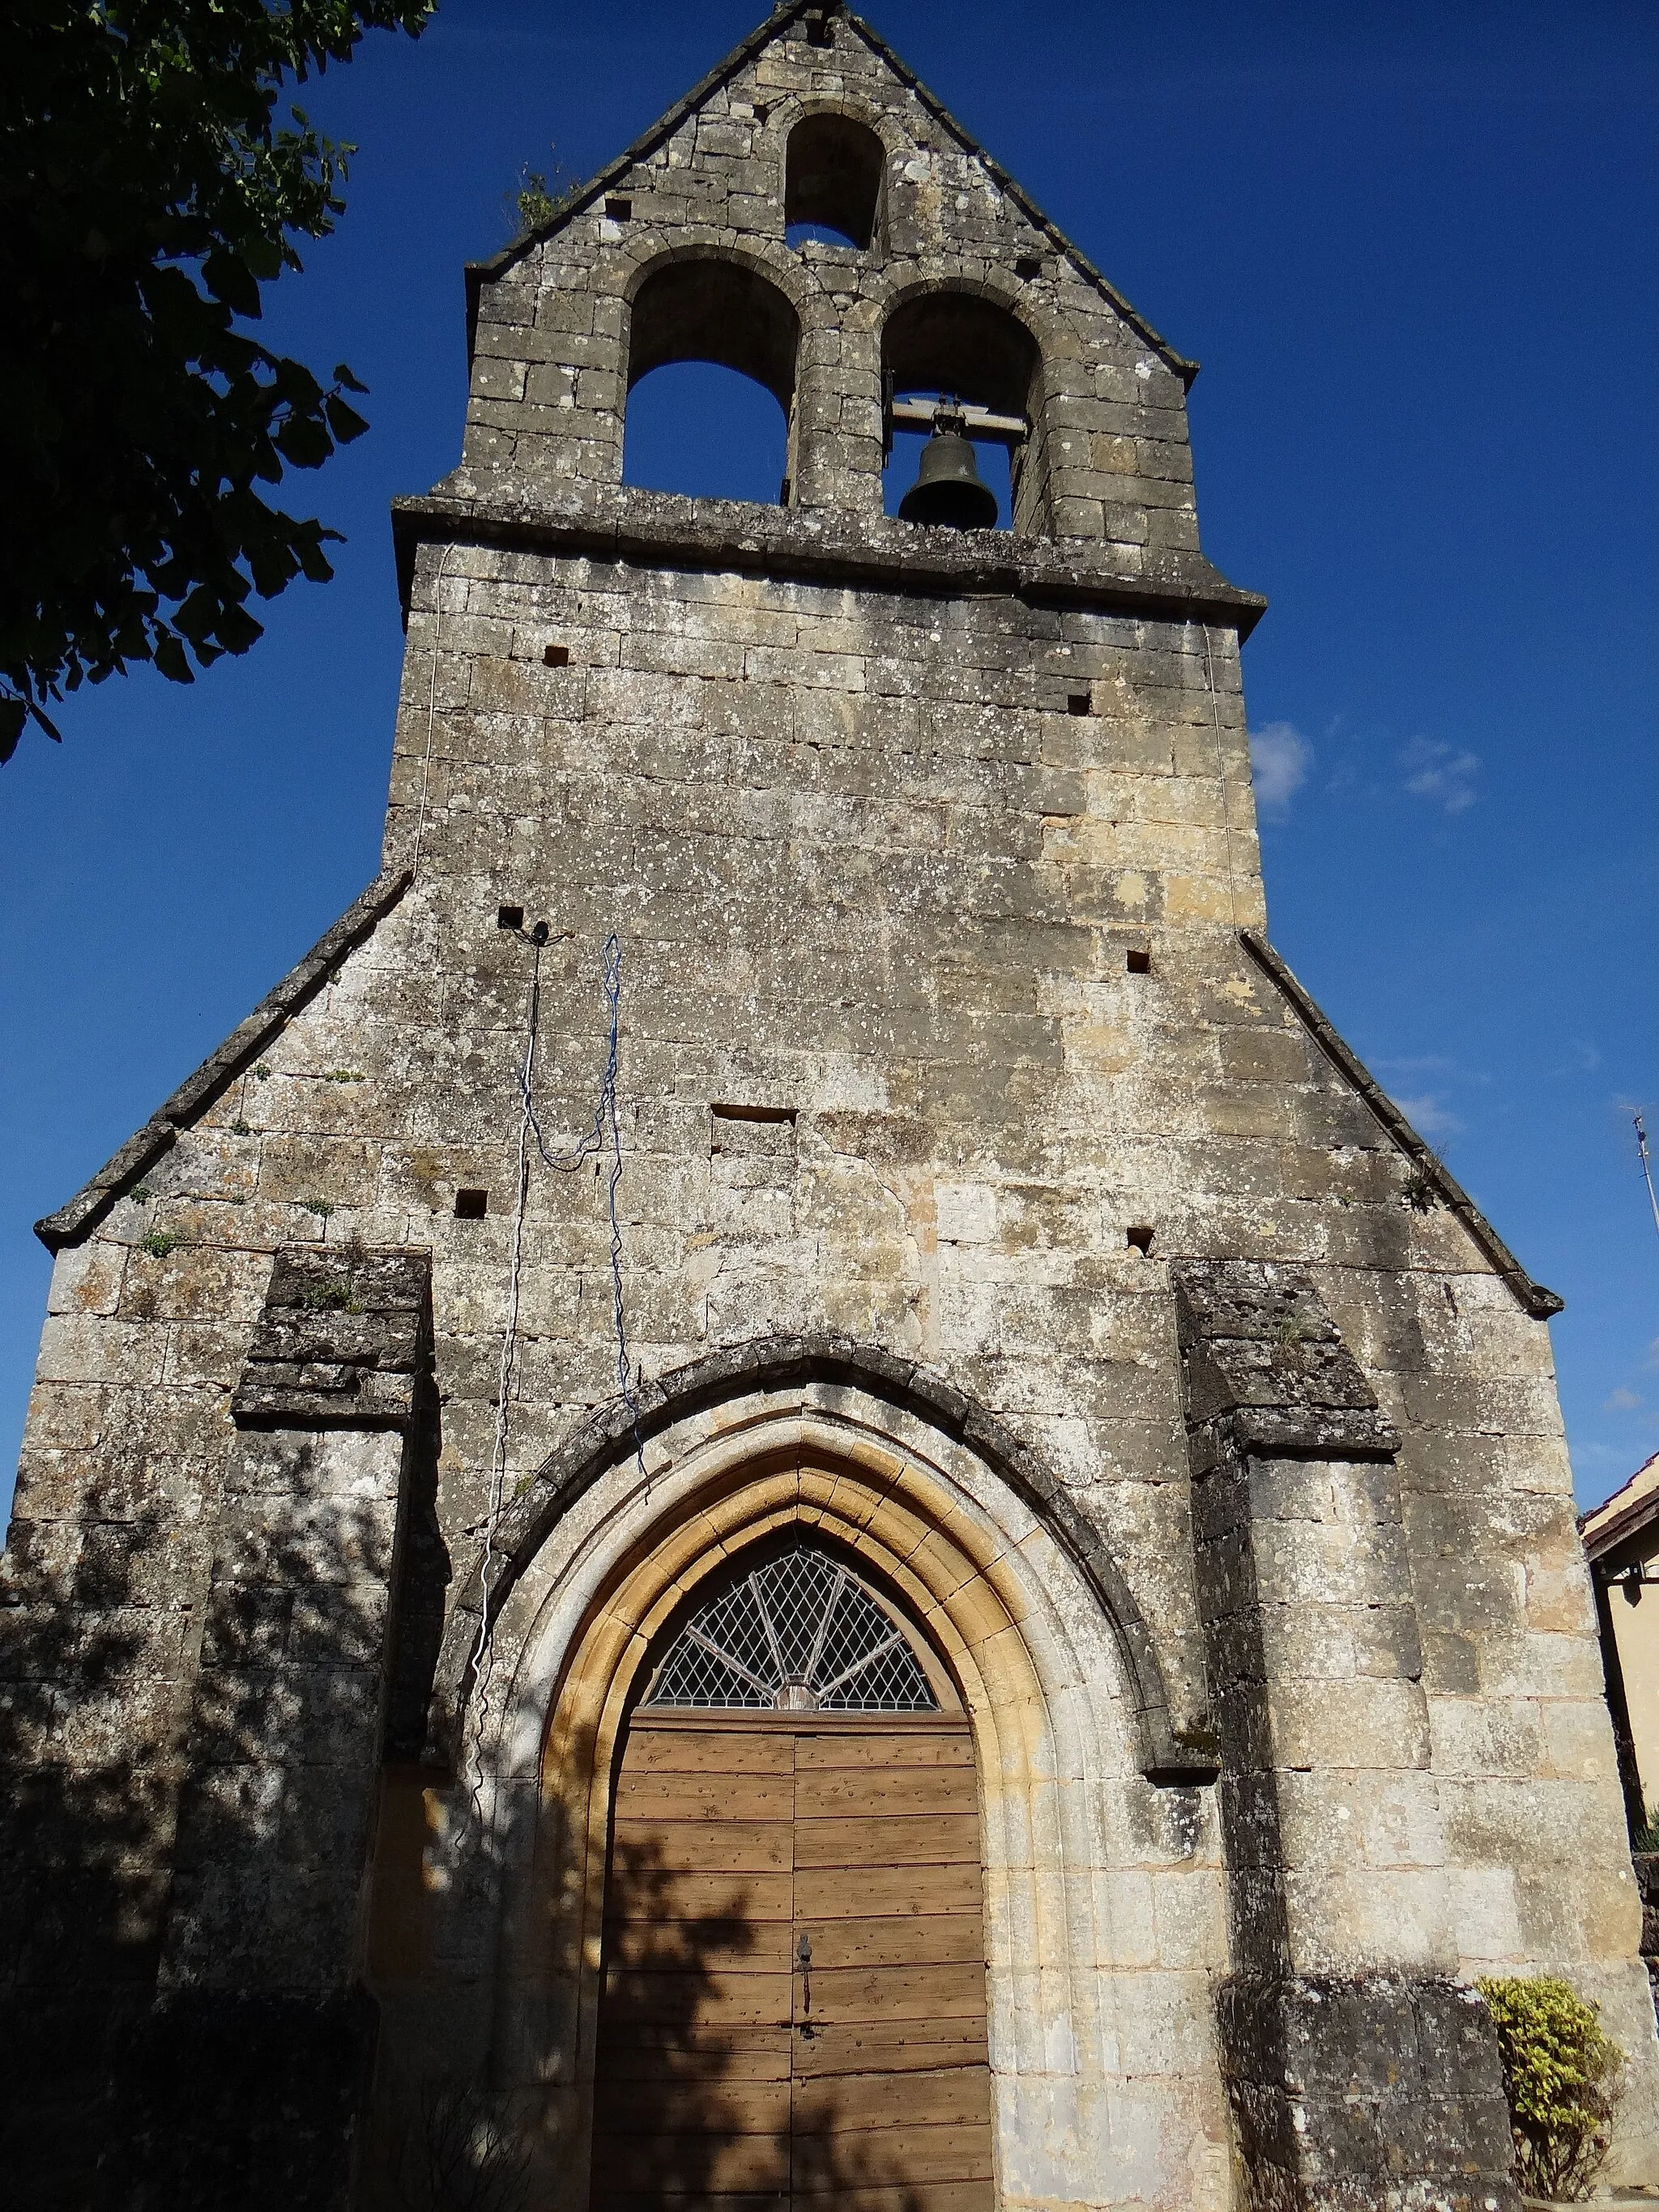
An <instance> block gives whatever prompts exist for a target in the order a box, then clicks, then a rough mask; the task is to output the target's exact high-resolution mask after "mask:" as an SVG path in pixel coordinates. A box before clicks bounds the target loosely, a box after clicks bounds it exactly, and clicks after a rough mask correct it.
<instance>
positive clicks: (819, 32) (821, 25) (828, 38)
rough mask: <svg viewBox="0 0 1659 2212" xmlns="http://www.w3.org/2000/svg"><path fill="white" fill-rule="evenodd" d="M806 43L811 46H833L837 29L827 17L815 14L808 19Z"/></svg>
mask: <svg viewBox="0 0 1659 2212" xmlns="http://www.w3.org/2000/svg"><path fill="white" fill-rule="evenodd" d="M806 43H807V45H808V46H834V45H835V43H836V27H835V25H834V24H833V23H832V22H831V21H830V20H829V16H828V15H819V14H817V13H814V14H812V15H809V16H808V17H807V19H806Z"/></svg>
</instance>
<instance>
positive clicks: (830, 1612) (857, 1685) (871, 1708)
mask: <svg viewBox="0 0 1659 2212" xmlns="http://www.w3.org/2000/svg"><path fill="white" fill-rule="evenodd" d="M646 1702H647V1704H648V1705H698V1706H747V1707H750V1708H755V1707H758V1708H760V1709H762V1710H764V1709H765V1708H767V1707H768V1706H772V1707H782V1706H787V1707H790V1708H792V1709H793V1710H795V1711H801V1710H805V1711H811V1710H813V1709H814V1708H817V1707H820V1706H822V1707H826V1708H828V1709H829V1710H832V1711H836V1712H888V1713H918V1712H933V1711H936V1710H937V1705H938V1701H937V1699H935V1698H934V1696H933V1692H932V1690H931V1689H930V1688H929V1687H928V1684H927V1675H926V1674H924V1672H923V1671H922V1668H921V1664H920V1662H918V1660H917V1658H916V1655H915V1652H914V1651H913V1650H911V1648H910V1645H909V1643H908V1639H907V1638H906V1637H905V1634H904V1632H903V1631H902V1629H901V1628H900V1627H899V1626H898V1624H897V1622H896V1620H894V1619H893V1617H892V1615H891V1614H890V1613H889V1612H888V1611H887V1609H886V1607H884V1606H883V1605H882V1604H881V1602H880V1601H879V1600H878V1599H877V1598H876V1597H874V1596H873V1595H872V1594H871V1592H870V1591H869V1590H867V1589H866V1588H865V1587H864V1585H863V1583H860V1582H859V1581H858V1580H857V1579H856V1578H855V1577H854V1576H852V1575H851V1574H849V1573H848V1571H847V1569H846V1568H845V1567H843V1566H841V1565H837V1563H836V1561H835V1560H833V1559H829V1558H827V1557H826V1556H825V1554H824V1553H822V1552H820V1551H817V1550H816V1549H815V1548H814V1547H811V1545H807V1544H798V1545H797V1546H796V1547H795V1548H794V1550H793V1551H792V1552H786V1553H783V1555H782V1556H781V1558H779V1559H771V1560H769V1561H768V1563H767V1564H766V1565H765V1566H763V1567H761V1568H758V1569H757V1571H756V1572H755V1573H753V1574H751V1575H748V1576H746V1577H744V1580H743V1581H741V1582H739V1583H734V1584H733V1585H732V1588H731V1589H728V1590H726V1591H725V1592H724V1593H723V1594H722V1595H720V1596H719V1597H717V1598H715V1599H714V1600H713V1601H712V1602H711V1603H709V1604H708V1605H706V1606H705V1607H703V1608H702V1611H701V1612H700V1613H697V1614H696V1615H695V1616H694V1618H693V1619H692V1620H691V1621H690V1623H689V1624H688V1625H687V1626H686V1627H685V1628H684V1629H683V1630H682V1631H681V1632H680V1635H679V1638H678V1641H677V1642H676V1643H675V1644H674V1647H673V1649H672V1650H671V1651H670V1653H669V1655H668V1656H667V1658H666V1659H665V1661H664V1662H663V1664H662V1666H661V1668H659V1671H658V1674H657V1679H656V1681H655V1682H654V1683H653V1686H652V1689H651V1693H650V1696H649V1697H648V1698H647V1700H646Z"/></svg>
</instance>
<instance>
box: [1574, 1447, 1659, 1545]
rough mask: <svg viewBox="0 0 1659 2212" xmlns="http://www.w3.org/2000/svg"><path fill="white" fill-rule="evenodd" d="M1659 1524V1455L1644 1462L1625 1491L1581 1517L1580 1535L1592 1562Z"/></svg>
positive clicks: (1618, 1491) (1579, 1517)
mask: <svg viewBox="0 0 1659 2212" xmlns="http://www.w3.org/2000/svg"><path fill="white" fill-rule="evenodd" d="M1650 1522H1659V1452H1655V1454H1654V1455H1653V1456H1652V1458H1651V1459H1648V1460H1644V1461H1643V1462H1642V1464H1641V1466H1640V1467H1638V1468H1637V1470H1636V1472H1635V1474H1633V1475H1632V1477H1631V1479H1630V1480H1629V1481H1628V1482H1627V1483H1626V1484H1625V1485H1624V1486H1623V1488H1622V1489H1620V1490H1615V1491H1614V1492H1613V1495H1612V1497H1611V1498H1604V1499H1603V1500H1602V1502H1601V1504H1600V1505H1593V1506H1592V1507H1591V1508H1590V1510H1589V1512H1588V1513H1581V1514H1580V1515H1579V1516H1578V1532H1579V1534H1580V1535H1582V1536H1583V1540H1584V1549H1585V1551H1586V1552H1587V1553H1589V1556H1590V1558H1591V1559H1600V1558H1601V1556H1602V1555H1603V1554H1604V1553H1607V1552H1610V1551H1612V1550H1613V1548H1614V1547H1615V1546H1617V1545H1620V1544H1623V1543H1625V1542H1626V1541H1628V1540H1629V1539H1630V1538H1631V1537H1632V1536H1635V1535H1638V1534H1640V1533H1641V1531H1642V1530H1643V1529H1644V1528H1646V1527H1647V1526H1648V1525H1649V1523H1650Z"/></svg>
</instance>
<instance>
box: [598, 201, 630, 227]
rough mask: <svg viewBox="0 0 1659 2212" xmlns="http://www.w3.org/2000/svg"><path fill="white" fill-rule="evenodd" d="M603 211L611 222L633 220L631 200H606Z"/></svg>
mask: <svg viewBox="0 0 1659 2212" xmlns="http://www.w3.org/2000/svg"><path fill="white" fill-rule="evenodd" d="M605 214H606V215H607V216H609V217H610V219H611V222H630V221H631V220H632V218H633V214H634V203H633V201H632V200H624V199H608V200H607V201H606V202H605Z"/></svg>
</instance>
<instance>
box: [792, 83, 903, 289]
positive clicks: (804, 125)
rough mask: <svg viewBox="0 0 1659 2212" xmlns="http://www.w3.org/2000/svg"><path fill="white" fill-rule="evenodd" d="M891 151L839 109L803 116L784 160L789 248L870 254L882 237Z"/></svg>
mask: <svg viewBox="0 0 1659 2212" xmlns="http://www.w3.org/2000/svg"><path fill="white" fill-rule="evenodd" d="M886 174H887V149H886V148H885V147H884V145H883V144H882V143H881V140H880V139H879V137H878V136H877V135H876V133H875V131H872V129H871V127H870V125H868V124H867V123H863V122H860V120H859V119H858V118H857V117H856V116H853V115H849V114H848V113H846V112H844V111H842V110H841V109H834V108H821V109H817V110H815V111H813V112H811V113H810V114H806V115H803V116H802V117H801V118H800V120H799V122H798V123H796V124H795V125H793V127H792V128H791V130H790V132H789V137H788V139H787V142H786V143H785V147H784V156H783V222H784V239H785V242H786V243H787V245H789V246H796V247H799V246H803V245H805V244H807V243H809V242H811V241H812V240H818V241H821V242H823V243H825V244H828V245H832V246H856V247H858V249H859V250H860V252H866V253H867V252H871V251H872V249H873V248H874V247H875V246H877V244H878V240H879V238H880V234H881V217H882V204H883V200H884V190H883V186H884V182H885V179H886Z"/></svg>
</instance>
